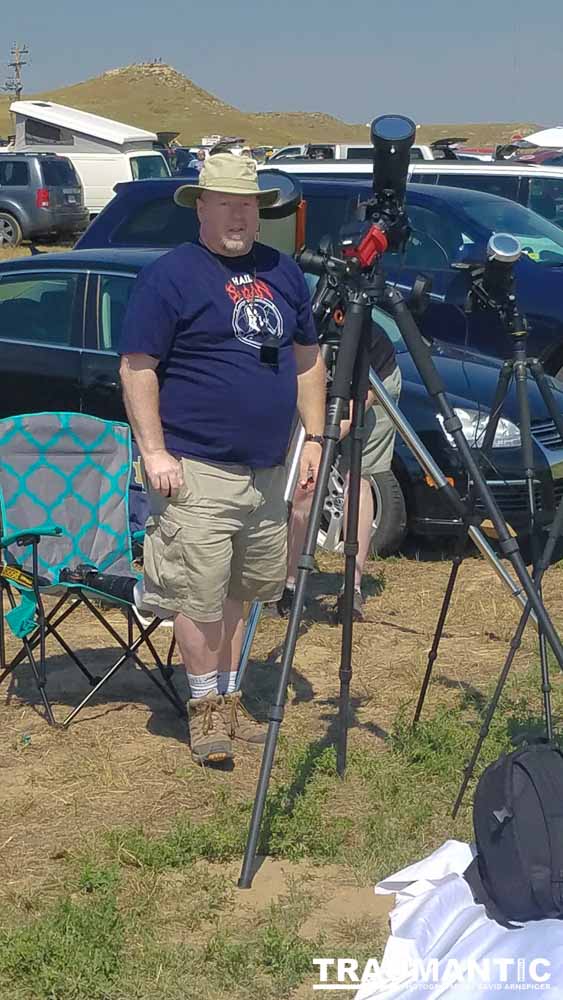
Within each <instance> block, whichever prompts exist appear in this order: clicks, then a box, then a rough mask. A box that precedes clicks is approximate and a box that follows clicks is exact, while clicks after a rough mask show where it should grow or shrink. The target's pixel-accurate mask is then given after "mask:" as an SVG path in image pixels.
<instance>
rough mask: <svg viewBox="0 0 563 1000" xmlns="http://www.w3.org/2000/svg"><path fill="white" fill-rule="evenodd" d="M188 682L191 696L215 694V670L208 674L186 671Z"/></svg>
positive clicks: (201, 696) (204, 696)
mask: <svg viewBox="0 0 563 1000" xmlns="http://www.w3.org/2000/svg"><path fill="white" fill-rule="evenodd" d="M188 684H189V685H190V693H191V696H192V698H206V697H207V695H208V694H217V693H218V692H217V671H216V670H211V671H210V672H209V673H208V674H190V673H188Z"/></svg>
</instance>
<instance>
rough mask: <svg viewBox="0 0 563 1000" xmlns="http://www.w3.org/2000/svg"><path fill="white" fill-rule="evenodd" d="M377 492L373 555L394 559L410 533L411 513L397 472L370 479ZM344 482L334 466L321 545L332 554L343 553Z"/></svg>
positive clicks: (375, 498)
mask: <svg viewBox="0 0 563 1000" xmlns="http://www.w3.org/2000/svg"><path fill="white" fill-rule="evenodd" d="M370 481H371V488H372V492H373V506H374V512H375V513H374V519H373V539H372V552H373V554H374V555H377V556H390V555H392V554H393V553H394V552H396V551H397V549H398V548H399V546H400V545H401V542H402V541H403V539H404V537H405V535H406V532H407V511H406V505H405V498H404V496H403V491H402V489H401V486H400V484H399V482H398V480H397V478H396V476H395V475H394V473H393V472H390V471H389V472H378V473H376V474H375V475H374V476H370ZM343 534H344V480H343V479H342V477H341V476H340V474H339V472H338V470H337V469H336V468H334V467H333V469H332V472H331V476H330V481H329V488H328V492H327V497H326V499H325V504H324V509H323V515H322V519H321V526H320V528H319V533H318V536H317V545H319V546H320V548H322V549H325V551H328V552H343V550H344V542H343Z"/></svg>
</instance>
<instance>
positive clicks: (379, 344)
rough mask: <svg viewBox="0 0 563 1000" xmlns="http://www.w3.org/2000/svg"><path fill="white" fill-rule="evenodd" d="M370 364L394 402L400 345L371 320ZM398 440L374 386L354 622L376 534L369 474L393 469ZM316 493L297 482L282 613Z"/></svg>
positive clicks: (345, 458) (345, 447) (346, 450)
mask: <svg viewBox="0 0 563 1000" xmlns="http://www.w3.org/2000/svg"><path fill="white" fill-rule="evenodd" d="M370 366H371V368H373V370H374V372H375V373H376V375H377V376H378V377H379V378H380V379H381V381H382V382H383V385H384V386H385V388H386V390H387V392H388V393H389V395H390V396H391V397H392V399H393V400H394V402H395V403H397V402H398V400H399V395H400V392H401V372H400V370H399V367H398V365H397V360H396V356H395V348H394V347H393V343H392V341H391V339H390V337H389V336H388V335H387V333H386V332H385V330H384V329H383V327H382V326H380V325H379V324H377V323H373V325H372V344H371V352H370ZM349 432H350V420H349V419H348V420H343V421H342V422H341V425H340V441H341V443H340V446H339V449H340V462H339V466H338V468H339V472H340V473H341V475H343V476H344V477H345V479H346V492H347V490H348V474H349V468H350V453H351V440H350V438H349ZM394 445H395V427H394V425H393V424H392V422H391V420H390V419H389V417H388V416H387V414H386V412H385V410H384V409H383V407H382V406H381V405H380V404H379V403H378V402H377V398H376V396H375V393H374V392H373V390H372V389H370V390H369V392H368V397H367V401H366V415H365V423H364V433H363V449H362V480H361V484H360V508H359V516H358V554H357V556H356V571H355V580H354V605H353V616H354V621H363V618H364V614H363V604H364V598H363V594H362V576H363V573H364V567H365V563H366V560H367V558H368V555H369V552H370V548H371V541H372V536H373V522H374V516H375V510H374V502H373V493H372V488H371V483H370V477H371V476H373V475H375V474H376V473H378V472H387V471H388V470H389V469H390V468H391V460H392V458H393V449H394ZM311 501H312V497H311V496H310V494H308V493H306V492H305V491H304V490H303V489H301V486H300V484H299V483H298V484H297V485H296V488H295V492H294V494H293V501H292V510H291V517H290V521H289V554H288V566H287V579H286V585H285V588H284V592H283V594H282V596H281V598H280V600H279V601H277V602H276V604H277V611H278V614H280V615H281V617H282V618H286V617H288V615H289V612H290V610H291V605H292V602H293V595H294V592H295V577H296V573H297V564H298V562H299V558H300V556H301V552H302V550H303V544H304V542H305V534H306V531H307V521H308V519H309V513H310V510H311ZM346 514H347V508H346V505H345V510H344V527H345V525H346ZM342 598H343V594H342V593H341V594H340V595H339V596H338V598H337V600H336V606H335V609H334V612H335V618H336V621H338V622H341V621H342V605H343V600H342Z"/></svg>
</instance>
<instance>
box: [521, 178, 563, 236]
mask: <svg viewBox="0 0 563 1000" xmlns="http://www.w3.org/2000/svg"><path fill="white" fill-rule="evenodd" d="M527 206H528V208H531V209H532V212H537V213H538V215H543V217H544V219H549V220H550V222H555V223H557V224H558V225H562V224H563V178H562V179H561V180H559V178H558V177H530V180H529V182H528V202H527Z"/></svg>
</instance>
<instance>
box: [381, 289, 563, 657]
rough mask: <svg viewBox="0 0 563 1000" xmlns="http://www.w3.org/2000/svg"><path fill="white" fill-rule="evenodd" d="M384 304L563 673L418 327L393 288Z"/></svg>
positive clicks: (547, 623) (544, 616)
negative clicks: (437, 407) (451, 438)
mask: <svg viewBox="0 0 563 1000" xmlns="http://www.w3.org/2000/svg"><path fill="white" fill-rule="evenodd" d="M384 301H385V304H386V307H387V308H388V309H389V311H390V313H391V315H392V316H393V318H394V319H395V321H396V323H397V325H398V327H399V329H400V331H401V333H402V335H403V337H404V339H405V342H406V344H407V346H408V348H409V351H410V354H411V356H412V358H413V361H414V363H415V365H416V367H417V369H418V371H419V372H420V375H421V378H422V380H423V382H424V384H425V386H426V388H427V390H428V393H429V394H430V396H431V397H432V398H433V399H435V401H436V403H437V405H438V406H439V408H440V410H441V412H442V414H443V416H444V428H445V430H446V431H447V432H448V433H450V434H451V435H452V436H453V438H454V441H455V444H456V447H457V449H458V452H459V454H460V457H461V459H462V461H463V464H464V466H465V468H466V469H467V471H468V473H469V475H470V477H471V479H472V480H473V482H474V483H475V488H476V490H477V492H478V493H479V495H480V497H481V499H482V500H483V504H484V506H485V509H486V511H487V513H488V515H489V517H490V519H491V521H492V523H493V525H494V528H495V531H496V534H497V538H498V539H499V544H500V548H501V551H502V552H503V554H504V555H505V556H506V557H507V558H508V559H509V560H510V562H511V564H512V566H513V569H514V571H515V573H516V575H517V577H518V580H519V581H520V583H521V584H522V587H523V589H524V591H525V594H526V597H527V598H528V600H529V601H530V603H531V605H532V608H533V610H534V612H535V614H536V618H537V620H538V621H539V622H540V624H541V627H542V630H543V632H544V634H545V636H546V638H547V641H548V642H549V645H550V646H551V648H552V650H553V653H554V655H555V658H556V660H557V662H558V664H559V666H560V668H561V670H563V645H562V644H561V639H560V638H559V635H558V633H557V630H556V629H555V626H554V625H553V622H552V620H551V617H550V615H549V614H548V612H547V610H546V608H545V605H544V604H543V601H542V600H541V598H540V596H539V594H538V593H537V591H536V588H535V586H534V582H533V580H532V578H531V576H530V575H529V573H528V571H527V569H526V564H525V563H524V560H523V558H522V554H521V552H520V550H519V548H518V543H517V542H516V541H515V540H514V539H513V538H511V536H510V532H509V530H508V525H507V524H506V520H505V518H504V517H503V515H502V513H501V511H500V509H499V507H498V504H497V502H496V500H495V498H494V496H493V494H492V492H491V489H490V487H489V485H488V483H487V482H486V480H485V479H484V477H483V475H482V472H481V470H480V468H479V465H478V463H477V462H476V461H475V457H474V455H473V453H472V451H471V448H470V447H469V444H468V442H467V440H466V438H465V436H464V434H463V430H462V427H461V421H460V420H459V418H458V417H457V415H456V414H455V413H454V411H453V409H452V407H451V405H450V403H449V401H448V398H447V396H446V391H445V386H444V383H443V381H442V379H441V378H440V375H439V374H438V372H437V370H436V367H435V365H434V363H433V362H432V358H431V356H430V351H429V349H428V347H427V346H426V345H425V343H424V341H423V340H422V337H421V336H420V333H419V330H418V327H417V326H416V323H415V322H414V320H413V318H412V316H411V314H410V313H409V311H408V308H407V306H406V304H405V302H404V299H403V297H402V295H401V293H400V292H399V291H398V290H397V289H396V288H387V289H386V291H385V295H384Z"/></svg>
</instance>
